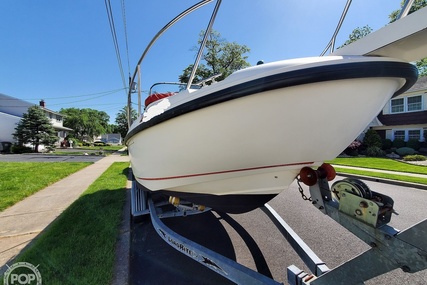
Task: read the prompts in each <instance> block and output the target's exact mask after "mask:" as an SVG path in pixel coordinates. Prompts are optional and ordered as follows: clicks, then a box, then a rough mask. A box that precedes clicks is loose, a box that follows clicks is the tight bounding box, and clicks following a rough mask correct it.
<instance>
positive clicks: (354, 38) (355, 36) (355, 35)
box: [340, 25, 372, 47]
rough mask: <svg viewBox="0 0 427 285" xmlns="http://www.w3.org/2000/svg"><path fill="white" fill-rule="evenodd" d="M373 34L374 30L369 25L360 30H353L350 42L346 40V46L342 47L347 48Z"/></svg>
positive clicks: (358, 28) (349, 38)
mask: <svg viewBox="0 0 427 285" xmlns="http://www.w3.org/2000/svg"><path fill="white" fill-rule="evenodd" d="M371 32H372V28H371V27H369V26H368V25H366V26H364V27H362V28H360V27H357V28H356V29H354V30H353V32H351V34H350V35H349V36H348V40H346V41H345V42H344V44H343V45H342V46H340V47H343V46H346V45H349V44H351V43H352V42H355V41H357V40H360V39H361V38H363V37H364V36H366V35H368V34H370V33H371Z"/></svg>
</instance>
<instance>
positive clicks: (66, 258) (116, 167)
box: [0, 162, 129, 285]
mask: <svg viewBox="0 0 427 285" xmlns="http://www.w3.org/2000/svg"><path fill="white" fill-rule="evenodd" d="M128 166H129V163H127V162H116V163H114V164H113V165H112V166H110V167H109V168H108V169H107V170H106V171H105V172H104V173H103V174H102V175H101V176H100V177H99V178H98V179H97V180H96V181H95V182H94V183H93V184H92V185H91V186H90V187H89V188H88V189H87V190H86V191H85V192H84V193H83V194H82V195H81V196H80V198H79V199H77V200H76V201H75V202H74V203H73V204H71V206H70V207H68V208H67V209H66V210H65V211H64V212H63V213H62V214H61V215H60V216H59V217H58V218H57V219H56V220H55V221H54V222H53V223H52V224H51V225H50V226H49V227H48V228H47V229H46V230H45V231H44V232H43V233H42V234H41V235H40V236H39V238H37V239H36V240H35V241H34V243H33V244H32V245H31V246H30V247H29V248H28V249H27V250H26V251H25V252H24V253H23V254H21V255H20V256H19V257H18V258H17V260H16V262H19V261H23V262H24V261H25V262H29V263H31V264H34V265H39V267H38V269H39V271H40V274H41V276H42V278H43V284H58V285H59V284H61V285H66V284H70V285H71V284H73V285H75V284H85V285H88V284H94V285H95V284H96V285H97V284H110V282H111V280H112V277H113V270H114V259H115V245H116V241H117V238H118V236H119V224H120V222H121V219H122V210H123V206H124V203H125V200H126V191H125V187H126V181H127V173H128ZM1 280H3V278H1ZM0 283H1V281H0Z"/></svg>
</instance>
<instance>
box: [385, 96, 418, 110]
mask: <svg viewBox="0 0 427 285" xmlns="http://www.w3.org/2000/svg"><path fill="white" fill-rule="evenodd" d="M390 105H391V110H390V111H391V113H402V112H415V111H422V109H423V103H422V96H421V95H418V96H412V97H405V98H398V99H392V100H391V102H390Z"/></svg>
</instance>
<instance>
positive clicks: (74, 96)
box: [0, 88, 126, 101]
mask: <svg viewBox="0 0 427 285" xmlns="http://www.w3.org/2000/svg"><path fill="white" fill-rule="evenodd" d="M122 90H126V88H119V89H114V90H108V91H102V92H97V93H90V94H84V95H72V96H63V97H47V98H46V97H43V100H62V99H68V98H79V97H88V96H94V95H99V94H105V95H110V94H112V93H116V92H119V91H122ZM8 100H9V101H13V100H40V98H26V99H19V98H0V101H8Z"/></svg>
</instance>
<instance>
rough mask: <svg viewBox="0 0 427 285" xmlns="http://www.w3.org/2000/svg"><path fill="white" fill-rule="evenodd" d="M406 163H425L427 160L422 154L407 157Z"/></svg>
mask: <svg viewBox="0 0 427 285" xmlns="http://www.w3.org/2000/svg"><path fill="white" fill-rule="evenodd" d="M403 160H404V161H424V160H427V158H426V157H425V156H424V155H421V154H414V155H407V156H405V157H404V158H403Z"/></svg>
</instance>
